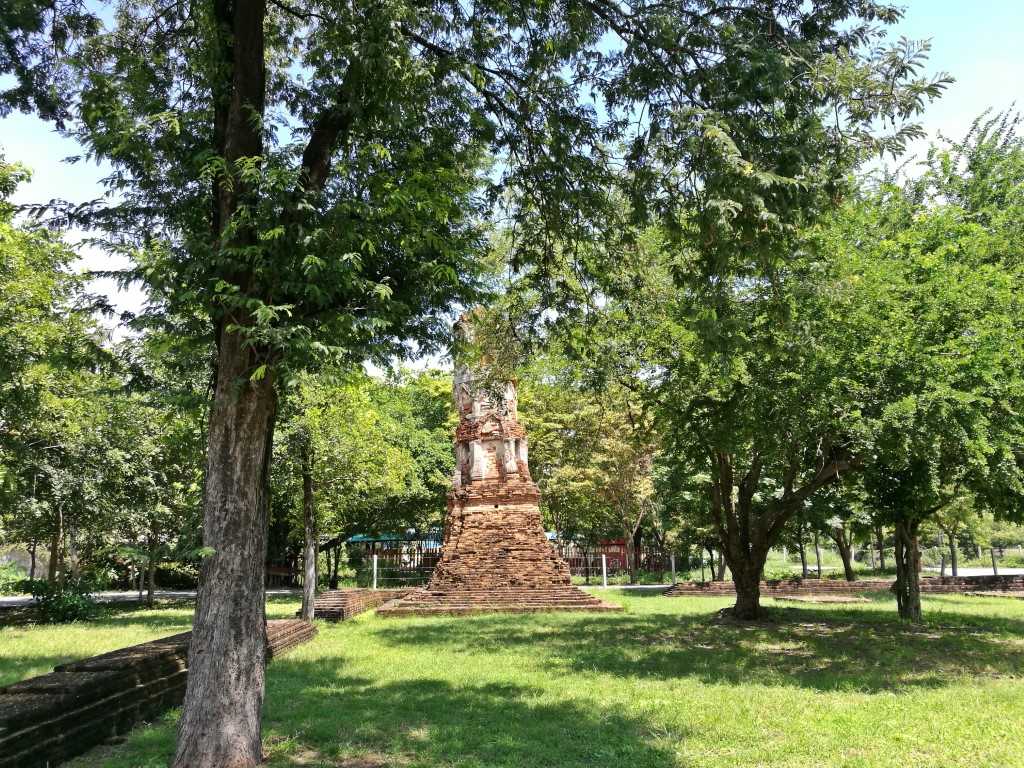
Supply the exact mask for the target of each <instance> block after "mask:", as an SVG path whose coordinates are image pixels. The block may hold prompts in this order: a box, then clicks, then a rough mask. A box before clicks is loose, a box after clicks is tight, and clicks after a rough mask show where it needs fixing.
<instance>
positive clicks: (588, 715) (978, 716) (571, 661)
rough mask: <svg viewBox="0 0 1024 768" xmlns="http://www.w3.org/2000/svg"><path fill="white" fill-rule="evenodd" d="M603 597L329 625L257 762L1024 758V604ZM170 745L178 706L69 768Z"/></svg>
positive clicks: (641, 765) (284, 677)
mask: <svg viewBox="0 0 1024 768" xmlns="http://www.w3.org/2000/svg"><path fill="white" fill-rule="evenodd" d="M654 594H657V593H654ZM608 595H610V596H611V597H612V599H614V600H617V601H619V602H621V603H623V604H624V605H625V607H626V611H624V612H623V613H621V614H606V615H600V614H541V615H526V616H523V615H507V614H505V615H485V616H477V617H470V618H431V619H428V618H414V619H401V620H400V619H380V618H377V617H375V616H372V615H366V616H362V617H359V618H358V619H356V620H354V621H350V622H347V623H344V624H337V625H329V624H324V625H321V628H320V629H321V631H320V635H319V637H318V638H317V639H316V640H315V641H314V642H312V643H310V644H307V645H305V646H302V647H300V648H298V649H296V650H294V651H292V652H291V653H289V654H288V655H287V656H285V657H283V658H280V659H277V660H275V661H274V663H273V664H272V665H271V666H270V667H269V669H268V675H267V704H266V710H265V718H264V746H265V751H266V755H267V763H268V765H270V766H343V767H347V768H372V767H379V766H410V767H411V768H427V766H431V767H433V766H457V767H458V768H491V767H495V768H496V767H498V766H509V767H511V766H538V767H539V766H565V767H566V768H584V767H586V768H591V767H593V768H626V767H627V766H628V767H629V768H670V767H673V768H674V767H677V766H678V767H682V766H686V767H687V768H691V767H692V768H703V767H704V766H707V767H708V768H710V767H711V766H813V765H823V766H830V767H831V766H851V767H853V766H900V767H901V768H906V767H907V766H915V767H924V766H935V767H936V768H938V767H939V766H942V767H943V768H946V767H948V766H993V767H994V766H1000V767H1001V768H1002V767H1006V766H1009V767H1010V768H1012V767H1013V766H1024V695H1022V694H1024V687H1022V679H1024V601H1013V600H1010V599H1002V598H977V597H962V596H928V597H926V598H925V612H926V616H927V620H926V622H925V623H924V624H923V625H921V626H918V627H907V626H906V625H902V624H900V623H899V622H898V621H897V620H896V619H895V617H894V613H895V611H894V606H893V604H892V602H891V599H889V598H888V597H883V596H878V597H877V598H876V599H875V600H874V601H873V602H871V603H866V604H856V605H838V606H828V607H817V606H809V605H803V604H801V605H797V606H794V605H792V604H785V603H783V602H773V601H771V600H766V601H765V604H766V605H769V606H771V611H770V614H769V617H768V619H767V620H765V621H763V622H759V623H756V624H751V625H747V624H739V623H737V622H734V621H732V620H729V619H723V618H719V617H718V616H717V611H718V610H719V609H721V608H723V607H725V606H727V605H728V604H729V601H728V600H719V599H714V598H672V599H669V598H662V597H657V596H650V595H649V594H644V593H643V592H626V591H612V590H609V592H608ZM140 618H141V617H140V616H139V615H138V614H136V615H132V616H129V617H126V618H125V621H129V622H134V621H138V620H140ZM154 618H157V616H154ZM50 631H52V632H59V631H61V630H50ZM173 740H174V716H173V715H171V716H169V717H168V718H166V719H165V720H164V721H163V722H161V723H159V724H157V725H156V726H153V727H146V728H140V729H137V730H136V731H135V732H133V734H132V735H131V737H130V738H129V739H128V741H127V742H126V743H125V744H122V745H118V746H116V747H108V748H104V749H101V750H97V751H94V752H93V753H91V754H90V755H88V756H85V757H83V758H80V759H79V760H77V761H75V762H73V763H72V765H74V766H79V767H81V766H104V767H105V768H139V767H141V766H147V767H149V766H163V765H166V764H167V761H168V759H169V756H170V754H171V752H172V750H173Z"/></svg>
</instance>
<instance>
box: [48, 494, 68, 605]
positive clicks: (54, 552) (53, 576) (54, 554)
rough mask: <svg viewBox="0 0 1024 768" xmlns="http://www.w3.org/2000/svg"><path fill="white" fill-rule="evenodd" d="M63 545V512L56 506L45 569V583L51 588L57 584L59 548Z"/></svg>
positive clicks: (59, 558) (59, 559)
mask: <svg viewBox="0 0 1024 768" xmlns="http://www.w3.org/2000/svg"><path fill="white" fill-rule="evenodd" d="M63 543H64V511H63V510H62V509H61V508H60V505H59V504H58V505H57V509H56V511H55V512H54V515H53V536H52V537H51V538H50V563H49V565H48V566H47V569H46V583H47V584H49V585H50V586H51V587H52V586H54V585H56V583H57V569H58V567H59V566H60V561H61V555H60V548H61V545H62V544H63Z"/></svg>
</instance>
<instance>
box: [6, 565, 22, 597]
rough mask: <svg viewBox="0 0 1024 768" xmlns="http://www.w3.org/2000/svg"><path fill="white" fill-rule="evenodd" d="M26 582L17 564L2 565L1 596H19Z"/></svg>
mask: <svg viewBox="0 0 1024 768" xmlns="http://www.w3.org/2000/svg"><path fill="white" fill-rule="evenodd" d="M24 582H25V578H24V577H23V576H22V573H21V569H20V568H19V567H18V565H17V563H11V562H3V563H0V595H15V594H17V593H18V592H19V591H20V589H21V586H22V584H23V583H24Z"/></svg>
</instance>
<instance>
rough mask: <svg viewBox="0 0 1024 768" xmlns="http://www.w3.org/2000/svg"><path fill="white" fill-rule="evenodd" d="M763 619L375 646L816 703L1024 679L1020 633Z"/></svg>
mask: <svg viewBox="0 0 1024 768" xmlns="http://www.w3.org/2000/svg"><path fill="white" fill-rule="evenodd" d="M767 614H768V615H767V618H766V619H765V620H763V621H759V622H739V621H735V620H732V619H729V618H723V617H720V616H718V615H717V613H710V612H709V614H705V615H696V616H679V615H673V614H667V613H661V614H649V615H637V614H629V613H625V614H602V615H593V614H591V615H587V614H562V615H561V616H558V617H545V616H543V615H536V614H535V615H532V616H529V617H528V618H523V617H520V616H513V615H509V614H491V615H486V616H475V617H471V618H469V619H440V618H439V619H431V620H422V621H420V622H419V623H413V622H409V623H404V624H403V623H401V622H399V621H392V620H389V621H388V622H387V623H383V624H381V627H380V629H379V630H378V631H377V635H378V638H379V642H380V643H381V644H382V645H387V644H394V645H405V644H413V645H424V646H430V645H435V646H437V647H436V649H434V650H433V651H430V652H436V653H451V652H455V653H458V652H476V653H481V652H484V653H487V652H494V653H500V652H504V653H509V652H521V653H523V654H528V655H529V658H531V659H533V660H535V661H534V663H537V664H544V663H552V664H559V663H560V664H563V665H567V666H568V668H569V669H571V670H573V671H577V672H578V671H594V672H598V673H602V674H611V675H617V676H622V677H626V678H638V677H639V678H643V677H654V678H660V679H664V678H682V677H694V678H697V679H699V680H700V681H701V682H704V683H708V684H730V685H738V684H757V685H768V686H799V687H802V688H807V689H810V690H815V691H860V692H864V693H879V692H883V691H886V692H896V693H900V692H905V691H910V690H912V689H915V688H941V687H945V686H949V685H951V684H955V683H957V682H958V680H959V679H960V678H962V677H965V676H966V677H975V678H983V679H984V678H989V679H995V678H1002V677H1012V678H1020V677H1021V676H1024V622H1020V621H1014V620H1009V619H994V618H993V619H975V618H973V617H972V619H971V620H968V621H965V622H960V621H957V623H955V624H952V625H949V624H947V625H942V624H939V623H937V622H933V623H925V624H922V625H920V626H912V625H908V624H905V623H902V622H900V621H898V620H897V619H896V618H895V616H889V615H886V614H880V613H879V612H878V611H873V612H871V613H867V612H862V613H858V612H857V611H855V610H850V609H848V608H847V609H845V610H844V609H828V608H819V607H803V606H801V607H788V606H786V607H779V606H776V607H771V608H769V609H768V611H767ZM942 618H946V619H947V620H948V619H950V618H951V617H948V616H941V617H939V619H940V620H941V619H942ZM955 618H959V617H955ZM455 622H458V626H456V625H455ZM517 649H518V650H517Z"/></svg>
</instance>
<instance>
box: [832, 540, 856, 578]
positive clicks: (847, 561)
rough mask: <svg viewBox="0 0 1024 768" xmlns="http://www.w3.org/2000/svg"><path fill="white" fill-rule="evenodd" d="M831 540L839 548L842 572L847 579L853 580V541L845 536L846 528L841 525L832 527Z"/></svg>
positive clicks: (854, 574) (854, 576)
mask: <svg viewBox="0 0 1024 768" xmlns="http://www.w3.org/2000/svg"><path fill="white" fill-rule="evenodd" d="M832 541H834V542H835V543H836V549H838V550H839V557H840V558H841V559H842V561H843V574H844V575H845V576H846V580H847V581H855V580H856V578H857V574H856V573H854V572H853V542H852V541H850V539H848V538H846V530H845V529H844V528H842V527H839V528H834V529H833V533H832Z"/></svg>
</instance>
